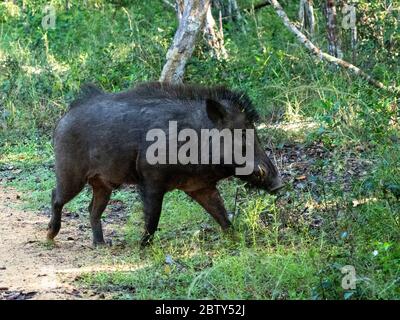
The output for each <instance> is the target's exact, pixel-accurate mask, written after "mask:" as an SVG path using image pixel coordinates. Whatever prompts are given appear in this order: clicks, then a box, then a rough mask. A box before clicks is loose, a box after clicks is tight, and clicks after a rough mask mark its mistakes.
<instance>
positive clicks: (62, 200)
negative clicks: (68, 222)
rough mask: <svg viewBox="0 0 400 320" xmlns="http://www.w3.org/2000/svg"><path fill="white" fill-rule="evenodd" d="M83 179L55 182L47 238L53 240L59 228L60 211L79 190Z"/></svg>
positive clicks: (82, 184)
mask: <svg viewBox="0 0 400 320" xmlns="http://www.w3.org/2000/svg"><path fill="white" fill-rule="evenodd" d="M84 185H85V182H84V181H79V182H76V183H68V184H59V183H58V184H57V187H56V188H55V189H54V190H53V192H52V195H51V219H50V222H49V226H48V229H47V239H49V240H53V239H54V238H55V237H56V235H57V234H58V232H59V231H60V228H61V212H62V208H63V207H64V205H65V204H66V203H67V202H69V201H70V200H72V199H73V198H74V197H75V196H76V195H77V194H78V193H79V192H81V190H82V188H83V186H84Z"/></svg>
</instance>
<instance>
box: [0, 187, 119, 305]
mask: <svg viewBox="0 0 400 320" xmlns="http://www.w3.org/2000/svg"><path fill="white" fill-rule="evenodd" d="M19 199H20V194H19V193H18V192H17V191H16V190H15V189H13V188H5V187H3V186H1V185H0V243H1V246H0V300H2V299H5V300H25V299H46V300H47V299H102V298H106V296H105V294H103V293H100V294H99V293H97V292H95V291H91V290H82V289H81V288H78V287H77V285H76V283H75V284H74V281H75V280H76V279H77V277H79V275H80V274H81V273H83V272H96V271H107V270H108V271H112V270H117V269H118V270H121V269H123V267H121V266H117V265H108V264H107V263H105V261H104V260H105V259H106V257H107V250H108V249H107V248H105V249H101V248H100V249H94V248H93V247H91V246H90V245H89V244H90V241H91V240H90V239H91V231H90V228H88V227H87V226H85V225H83V224H82V223H81V221H80V220H79V219H78V218H77V217H76V216H75V215H73V214H69V213H67V214H64V215H63V230H62V232H61V234H60V235H59V237H58V238H57V242H56V244H54V245H49V244H47V243H46V241H45V235H46V226H47V223H48V220H49V217H48V216H47V215H46V214H37V213H34V212H31V211H27V210H22V209H20V208H18V205H19V204H20V202H21V200H19ZM117 223H121V220H120V219H118V220H116V221H115V223H114V222H113V221H109V223H108V224H107V226H106V227H105V234H106V235H108V236H110V234H111V233H112V231H111V230H112V229H115V227H116V226H115V224H117Z"/></svg>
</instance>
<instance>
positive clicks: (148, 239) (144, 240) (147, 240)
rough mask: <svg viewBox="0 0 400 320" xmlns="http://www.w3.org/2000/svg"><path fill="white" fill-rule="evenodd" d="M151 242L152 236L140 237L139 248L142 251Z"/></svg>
mask: <svg viewBox="0 0 400 320" xmlns="http://www.w3.org/2000/svg"><path fill="white" fill-rule="evenodd" d="M152 241H153V236H152V235H145V236H143V237H142V240H141V241H140V248H141V249H144V248H146V247H147V246H148V245H150V244H151V243H152Z"/></svg>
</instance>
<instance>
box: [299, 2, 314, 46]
mask: <svg viewBox="0 0 400 320" xmlns="http://www.w3.org/2000/svg"><path fill="white" fill-rule="evenodd" d="M299 21H300V24H301V27H302V28H303V29H304V30H307V32H308V34H309V36H310V37H311V39H312V38H314V33H315V16H314V4H313V0H300V7H299Z"/></svg>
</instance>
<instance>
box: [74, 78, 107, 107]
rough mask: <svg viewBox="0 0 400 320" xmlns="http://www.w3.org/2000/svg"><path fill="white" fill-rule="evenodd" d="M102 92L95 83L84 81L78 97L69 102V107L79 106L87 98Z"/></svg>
mask: <svg viewBox="0 0 400 320" xmlns="http://www.w3.org/2000/svg"><path fill="white" fill-rule="evenodd" d="M103 93H104V91H103V90H101V89H100V88H99V87H97V86H96V85H95V84H93V83H85V84H84V85H82V86H81V90H80V93H79V95H78V98H77V99H76V100H75V101H73V102H72V103H71V105H70V108H74V107H76V106H79V105H81V104H83V103H84V102H86V101H88V100H89V99H91V98H93V97H95V96H97V95H99V94H103Z"/></svg>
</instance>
